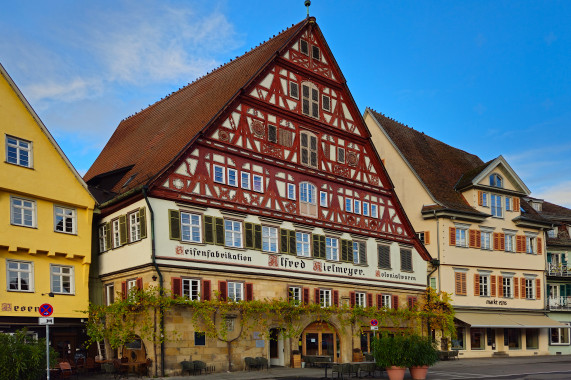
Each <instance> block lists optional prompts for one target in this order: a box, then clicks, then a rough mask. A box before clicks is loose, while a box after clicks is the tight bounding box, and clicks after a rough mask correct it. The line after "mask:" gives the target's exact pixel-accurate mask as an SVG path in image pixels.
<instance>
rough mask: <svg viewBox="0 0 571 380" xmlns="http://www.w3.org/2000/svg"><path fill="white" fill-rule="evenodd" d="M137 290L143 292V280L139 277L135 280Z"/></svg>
mask: <svg viewBox="0 0 571 380" xmlns="http://www.w3.org/2000/svg"><path fill="white" fill-rule="evenodd" d="M137 290H143V279H142V278H141V277H139V278H137Z"/></svg>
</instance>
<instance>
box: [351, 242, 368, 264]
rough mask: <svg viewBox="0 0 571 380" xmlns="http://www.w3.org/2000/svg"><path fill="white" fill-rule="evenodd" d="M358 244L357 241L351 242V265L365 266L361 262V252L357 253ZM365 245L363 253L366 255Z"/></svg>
mask: <svg viewBox="0 0 571 380" xmlns="http://www.w3.org/2000/svg"><path fill="white" fill-rule="evenodd" d="M360 243H361V242H358V241H354V242H353V264H366V263H362V262H361V252H359V249H360V248H359V247H360ZM366 249H367V248H366V244H365V253H366Z"/></svg>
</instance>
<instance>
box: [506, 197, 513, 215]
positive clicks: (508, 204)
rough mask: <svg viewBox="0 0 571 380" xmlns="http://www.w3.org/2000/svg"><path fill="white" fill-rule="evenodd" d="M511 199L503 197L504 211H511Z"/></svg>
mask: <svg viewBox="0 0 571 380" xmlns="http://www.w3.org/2000/svg"><path fill="white" fill-rule="evenodd" d="M512 199H513V198H512V197H507V196H506V197H505V206H506V211H512Z"/></svg>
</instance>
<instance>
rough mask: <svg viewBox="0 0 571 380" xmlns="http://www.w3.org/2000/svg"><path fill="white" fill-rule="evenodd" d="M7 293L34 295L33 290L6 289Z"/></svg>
mask: <svg viewBox="0 0 571 380" xmlns="http://www.w3.org/2000/svg"><path fill="white" fill-rule="evenodd" d="M6 291H7V292H11V293H35V292H36V291H35V290H19V289H6Z"/></svg>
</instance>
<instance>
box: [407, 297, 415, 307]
mask: <svg viewBox="0 0 571 380" xmlns="http://www.w3.org/2000/svg"><path fill="white" fill-rule="evenodd" d="M406 299H407V302H408V308H409V310H412V308H413V307H414V301H413V297H411V296H408V297H406Z"/></svg>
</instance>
